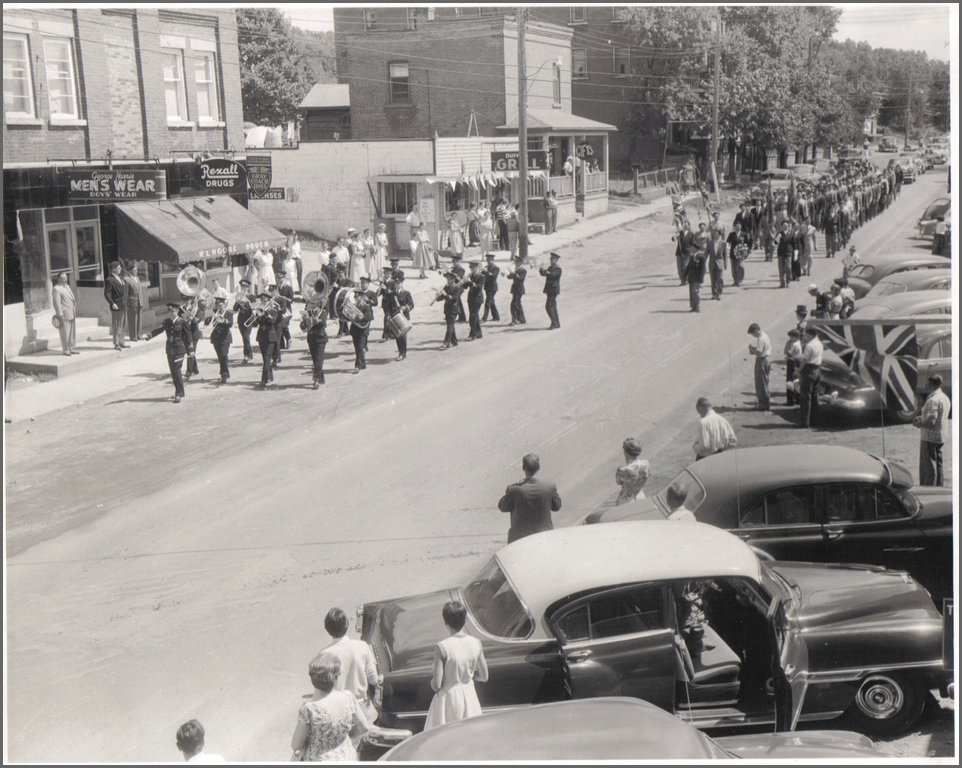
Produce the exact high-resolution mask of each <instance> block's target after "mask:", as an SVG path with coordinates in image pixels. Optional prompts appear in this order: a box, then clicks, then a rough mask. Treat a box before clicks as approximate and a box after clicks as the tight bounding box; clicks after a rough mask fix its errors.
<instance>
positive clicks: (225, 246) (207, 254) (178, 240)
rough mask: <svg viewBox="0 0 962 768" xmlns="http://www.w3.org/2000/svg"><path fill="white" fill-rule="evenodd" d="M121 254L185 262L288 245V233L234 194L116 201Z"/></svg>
mask: <svg viewBox="0 0 962 768" xmlns="http://www.w3.org/2000/svg"><path fill="white" fill-rule="evenodd" d="M117 214H118V215H117V244H118V246H119V248H120V252H121V253H123V254H126V255H129V256H131V257H134V256H135V257H136V258H137V259H143V260H145V261H162V262H166V263H168V264H186V263H187V262H189V261H200V260H202V259H219V258H223V257H224V256H229V255H231V254H235V253H245V252H247V251H253V250H256V249H258V248H270V247H272V246H276V245H283V244H284V243H285V242H286V241H287V238H286V236H285V235H284V234H282V233H281V232H279V231H278V230H276V229H274V228H273V227H271V226H269V225H267V224H265V223H264V222H262V221H261V220H260V219H258V218H257V217H256V216H255V215H254V214H253V213H251V212H250V211H248V210H247V209H246V208H245V207H244V206H242V205H241V204H240V203H238V202H236V201H235V200H233V199H231V198H230V197H226V196H223V197H187V198H180V199H177V200H161V201H159V202H143V203H119V204H118V205H117Z"/></svg>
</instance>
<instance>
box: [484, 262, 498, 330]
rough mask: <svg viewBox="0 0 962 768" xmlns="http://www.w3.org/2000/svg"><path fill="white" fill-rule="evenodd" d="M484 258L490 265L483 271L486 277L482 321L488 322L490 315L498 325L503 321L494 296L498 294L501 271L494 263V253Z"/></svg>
mask: <svg viewBox="0 0 962 768" xmlns="http://www.w3.org/2000/svg"><path fill="white" fill-rule="evenodd" d="M484 258H485V259H487V261H488V263H487V265H486V266H485V268H484V270H483V271H482V274H483V275H484V315H483V316H482V317H481V320H482V321H484V322H487V321H488V315H489V314H490V316H491V319H492V320H494V322H496V323H497V322H499V321H500V320H501V315H500V314H499V313H498V308H497V307H496V306H495V304H494V296H495V294H496V293H497V292H498V275H500V274H501V269H500V268H499V267H498V265H497V264H495V263H494V254H493V253H487V254H485V256H484Z"/></svg>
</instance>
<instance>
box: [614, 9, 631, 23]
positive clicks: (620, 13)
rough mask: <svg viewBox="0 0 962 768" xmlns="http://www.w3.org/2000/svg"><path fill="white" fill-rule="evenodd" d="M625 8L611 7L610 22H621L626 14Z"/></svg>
mask: <svg viewBox="0 0 962 768" xmlns="http://www.w3.org/2000/svg"><path fill="white" fill-rule="evenodd" d="M627 13H628V9H627V8H612V9H611V23H612V24H620V23H621V22H623V21H624V20H625V18H626V16H627Z"/></svg>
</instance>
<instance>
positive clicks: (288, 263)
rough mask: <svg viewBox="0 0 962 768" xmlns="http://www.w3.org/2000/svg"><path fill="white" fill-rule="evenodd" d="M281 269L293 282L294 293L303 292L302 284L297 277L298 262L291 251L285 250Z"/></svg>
mask: <svg viewBox="0 0 962 768" xmlns="http://www.w3.org/2000/svg"><path fill="white" fill-rule="evenodd" d="M281 270H283V272H284V274H285V275H287V279H288V280H289V281H290V283H291V290H292V291H294V293H300V292H301V284H300V282H299V281H298V279H297V262H296V261H294V257H293V255H292V254H291V252H290V251H285V253H284V259H283V261H281Z"/></svg>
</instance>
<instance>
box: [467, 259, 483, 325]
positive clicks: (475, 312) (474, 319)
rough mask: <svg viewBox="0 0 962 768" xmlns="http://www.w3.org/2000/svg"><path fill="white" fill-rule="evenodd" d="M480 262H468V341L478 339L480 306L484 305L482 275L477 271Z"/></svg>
mask: <svg viewBox="0 0 962 768" xmlns="http://www.w3.org/2000/svg"><path fill="white" fill-rule="evenodd" d="M480 264H481V263H480V262H479V261H476V260H474V259H472V260H471V261H469V262H468V270H469V271H468V276H467V278H466V280H467V284H468V327H469V328H470V332H469V333H468V341H473V340H474V339H480V338H481V337H482V336H483V334H482V333H481V306H482V305H483V304H484V273H483V272H482V271H481V270H480V269H478V267H479V266H480Z"/></svg>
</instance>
